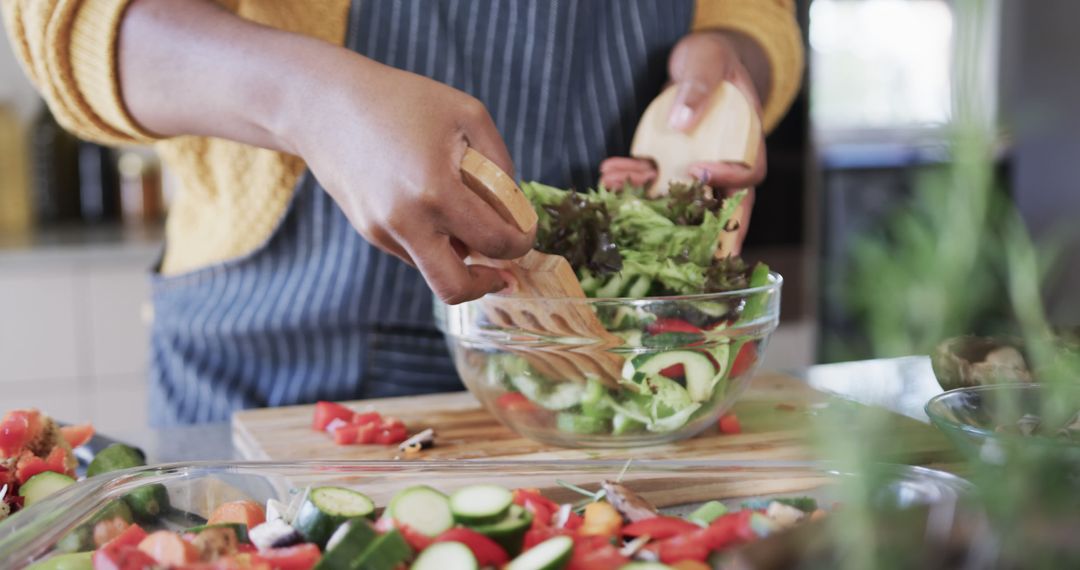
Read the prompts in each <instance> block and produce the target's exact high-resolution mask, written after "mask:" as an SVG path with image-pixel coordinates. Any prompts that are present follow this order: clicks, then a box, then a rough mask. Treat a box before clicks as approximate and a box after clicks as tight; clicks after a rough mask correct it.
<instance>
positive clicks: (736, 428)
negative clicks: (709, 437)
mask: <svg viewBox="0 0 1080 570" xmlns="http://www.w3.org/2000/svg"><path fill="white" fill-rule="evenodd" d="M719 426H720V433H726V434H732V435H734V434H737V433H742V425H740V424H739V418H737V417H736V416H735V414H730V413H729V414H724V415H722V416H720V421H719Z"/></svg>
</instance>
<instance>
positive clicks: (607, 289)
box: [596, 273, 626, 299]
mask: <svg viewBox="0 0 1080 570" xmlns="http://www.w3.org/2000/svg"><path fill="white" fill-rule="evenodd" d="M625 281H626V279H625V278H624V277H623V276H622V274H621V273H616V274H615V275H612V276H611V277H609V278H608V281H607V283H604V285H603V286H601V287H600V288H599V289H597V290H596V296H597V297H599V298H601V299H612V298H615V297H618V296H619V292H620V291H622V288H623V283H624V282H625Z"/></svg>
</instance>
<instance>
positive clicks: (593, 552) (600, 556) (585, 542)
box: [566, 536, 630, 570]
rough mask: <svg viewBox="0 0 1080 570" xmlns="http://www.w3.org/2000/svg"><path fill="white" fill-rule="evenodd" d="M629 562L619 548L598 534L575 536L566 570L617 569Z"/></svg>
mask: <svg viewBox="0 0 1080 570" xmlns="http://www.w3.org/2000/svg"><path fill="white" fill-rule="evenodd" d="M629 563H630V559H629V558H627V557H625V556H623V555H622V554H619V549H618V548H616V547H615V546H614V545H612V544H611V542H609V541H608V540H607V539H605V538H603V537H599V536H583V537H576V538H575V540H574V552H573V554H572V555H571V557H570V562H569V563H568V564H567V565H566V570H617V569H618V568H622V567H623V566H625V565H627V564H629Z"/></svg>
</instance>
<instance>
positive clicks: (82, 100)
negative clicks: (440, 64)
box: [0, 0, 803, 274]
mask: <svg viewBox="0 0 1080 570" xmlns="http://www.w3.org/2000/svg"><path fill="white" fill-rule="evenodd" d="M0 2H2V6H3V15H4V22H5V23H6V25H7V27H8V30H9V36H10V37H11V40H12V42H13V44H14V46H15V51H16V53H17V55H18V56H19V58H20V59H21V60H22V63H23V66H24V68H25V69H26V72H27V75H29V77H30V79H31V81H33V83H34V84H35V85H36V86H37V88H38V89H39V90H40V91H41V93H42V95H43V96H44V97H45V100H46V102H47V103H48V104H49V106H50V108H51V109H52V111H53V113H54V114H55V116H56V118H57V120H58V121H59V122H60V123H61V124H62V125H63V126H64V127H66V128H68V129H69V130H71V131H72V132H74V133H75V134H77V135H79V136H81V137H84V138H87V139H90V140H95V141H100V142H103V143H107V144H118V145H124V144H153V145H154V146H155V148H156V149H157V152H158V153H159V154H160V156H161V157H162V160H163V161H164V162H165V163H166V164H167V165H168V166H169V169H170V170H171V171H173V172H174V173H175V175H176V177H177V179H178V180H179V183H180V184H179V186H180V188H179V192H178V194H177V196H176V197H175V199H174V202H173V205H172V210H171V211H170V214H169V220H168V222H167V224H166V243H167V248H166V253H165V260H164V263H163V267H162V271H163V272H164V273H166V274H178V273H183V272H186V271H190V270H193V269H197V268H200V267H203V266H206V265H209V264H213V263H216V262H221V261H225V260H227V259H230V258H234V257H238V256H242V255H244V254H246V253H250V252H251V251H253V250H254V249H256V248H257V247H258V246H259V245H260V244H261V243H263V242H264V241H265V240H266V239H267V237H268V236H269V235H270V234H271V232H273V230H274V228H275V227H276V225H277V223H278V221H279V219H280V218H281V217H282V216H283V215H284V212H285V209H286V207H287V205H288V202H289V199H290V197H291V195H292V192H293V187H294V186H295V184H296V181H297V178H298V177H299V176H300V174H301V173H302V172H303V171H304V162H303V161H302V160H301V159H299V158H297V157H295V156H291V155H287V154H282V153H278V152H273V151H269V150H265V149H260V148H255V147H251V146H247V145H243V144H238V143H234V142H230V141H225V140H221V139H213V138H204V137H174V138H169V139H156V138H154V137H153V136H152V135H151V134H150V133H149V132H147V131H146V130H145V129H143V128H141V127H140V126H139V125H138V124H136V123H135V121H134V120H133V119H132V117H131V116H130V115H129V114H128V112H127V110H126V109H125V107H124V104H123V100H122V97H121V94H120V86H119V82H118V80H117V66H116V38H117V35H118V30H119V24H120V20H121V18H122V17H123V13H124V9H125V8H126V7H127V5H128V3H129V2H131V0H0ZM218 2H219V3H221V4H223V5H225V6H226V7H227V8H229V9H230V10H232V11H234V12H236V13H237V14H239V15H240V16H241V17H244V18H247V19H249V20H252V21H255V22H259V23H261V24H264V25H267V26H272V27H275V28H279V29H283V30H288V31H291V32H296V33H301V34H306V35H309V36H313V37H317V38H320V39H323V40H325V41H328V42H333V43H336V44H341V43H342V42H343V41H344V38H345V29H346V16H347V13H348V9H349V3H350V0H308V1H305V2H294V1H291V0H218ZM693 27H694V29H730V30H736V31H739V32H742V33H745V34H747V35H749V36H751V37H753V38H755V39H756V40H757V41H758V42H759V43H760V44H761V45H762V46H763V47H764V50H765V53H766V55H767V56H768V58H769V61H770V63H771V65H772V70H773V78H772V93H771V96H770V98H769V100H768V101H766V102H765V117H764V122H765V126H766V128H772V126H774V125H775V124H776V123H777V122H778V121H779V120H780V118H781V117H782V116H783V115H784V113H785V112H786V111H787V108H788V107H789V105H790V104H791V101H792V99H794V97H795V94H796V92H797V91H798V88H799V84H800V82H801V78H802V68H803V52H802V42H801V37H800V33H799V29H798V25H797V23H796V21H795V17H794V0H697V10H696V12H695V16H694V24H693Z"/></svg>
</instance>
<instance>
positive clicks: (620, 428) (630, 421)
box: [611, 412, 645, 435]
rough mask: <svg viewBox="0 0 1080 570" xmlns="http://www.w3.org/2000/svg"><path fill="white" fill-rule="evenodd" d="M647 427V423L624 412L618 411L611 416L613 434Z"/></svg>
mask: <svg viewBox="0 0 1080 570" xmlns="http://www.w3.org/2000/svg"><path fill="white" fill-rule="evenodd" d="M643 429H645V424H644V423H643V422H639V421H637V420H635V419H634V418H631V417H630V416H628V415H626V414H624V413H621V412H619V413H616V414H615V416H614V417H612V418H611V435H626V434H630V433H635V432H639V431H641V430H643Z"/></svg>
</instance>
